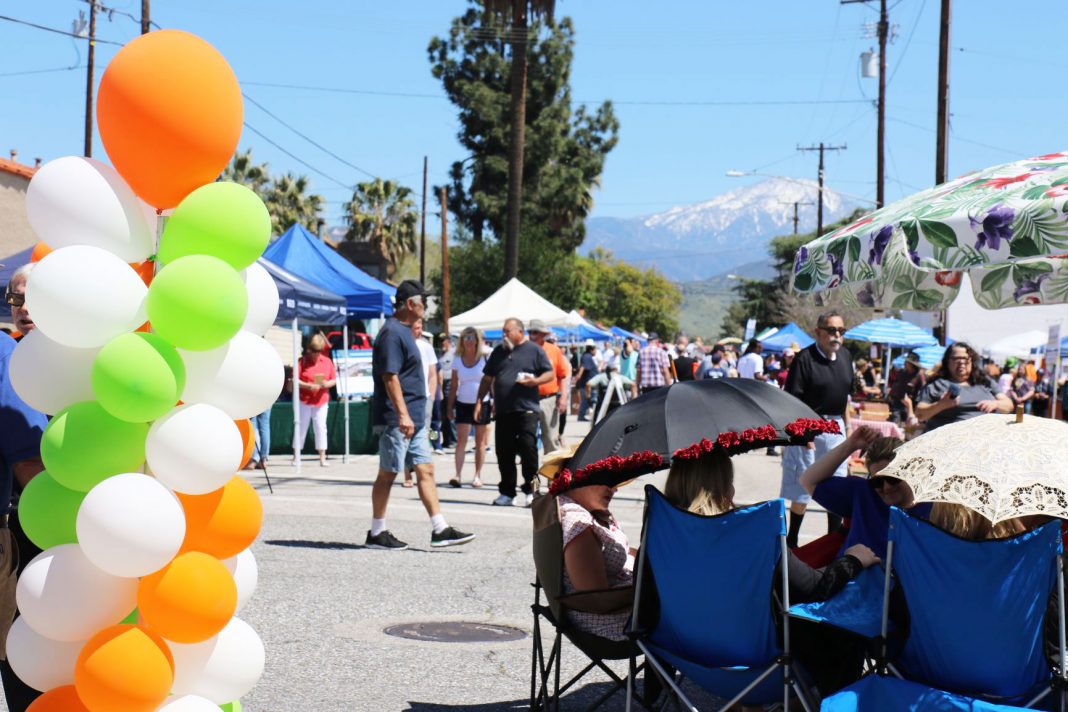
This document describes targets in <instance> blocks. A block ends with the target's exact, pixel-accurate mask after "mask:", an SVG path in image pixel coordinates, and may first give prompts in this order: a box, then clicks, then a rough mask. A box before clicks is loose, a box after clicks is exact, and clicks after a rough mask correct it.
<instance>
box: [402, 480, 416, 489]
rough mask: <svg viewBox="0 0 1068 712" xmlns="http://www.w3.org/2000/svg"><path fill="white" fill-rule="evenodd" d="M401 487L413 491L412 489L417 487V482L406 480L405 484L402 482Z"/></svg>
mask: <svg viewBox="0 0 1068 712" xmlns="http://www.w3.org/2000/svg"><path fill="white" fill-rule="evenodd" d="M401 487H407V488H409V489H411V488H412V487H415V481H414V480H405V481H404V482H401Z"/></svg>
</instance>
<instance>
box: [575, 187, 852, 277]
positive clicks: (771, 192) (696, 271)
mask: <svg viewBox="0 0 1068 712" xmlns="http://www.w3.org/2000/svg"><path fill="white" fill-rule="evenodd" d="M817 191H818V187H817V184H816V182H815V181H811V180H795V179H786V178H770V179H767V180H764V181H761V182H759V183H754V184H752V185H747V186H743V187H740V188H736V189H735V190H731V191H729V192H726V193H723V194H721V195H717V196H715V197H713V198H711V199H709V200H706V201H704V202H701V203H695V204H692V205H679V206H676V207H673V208H670V209H668V210H665V211H663V212H660V213H654V214H652V215H643V216H639V217H632V218H615V217H594V218H590V219H589V220H588V221H587V223H586V240H585V242H583V244H582V251H583V252H584V253H587V254H588V253H589V252H590V251H591V250H593V249H594V248H596V247H603V248H606V249H608V250H611V251H612V253H613V254H614V255H615V256H616V257H617V258H619V259H621V260H623V261H625V262H629V263H632V264H636V265H639V266H642V267H648V266H655V267H657V268H658V269H659V270H660V271H661V272H663V273H664V274H665V275H666V276H667V277H668V278H669V279H671V280H673V281H676V282H689V281H693V280H703V279H708V278H710V277H715V276H717V275H723V274H725V273H729V272H731V271H732V270H733V269H735V268H736V267H739V266H740V265H745V264H748V263H752V262H753V261H754V258H756V259H761V258H764V257H765V256H766V255H767V244H768V241H769V240H771V238H773V237H776V236H778V235H784V234H788V233H791V232H793V231H794V225H793V219H794V203H795V202H796V203H798V206H797V211H798V228H797V229H798V231H799V232H809V231H812V230H814V229H815V227H816V195H817ZM855 207H857V206H856V204H855V203H853V202H852V201H850V200H848V199H846V198H844V197H843V196H842V195H840V194H838V193H835V192H834V191H832V190H828V189H826V188H825V189H824V191H823V222H824V224H830V223H832V222H834V221H836V220H839V219H841V218H843V217H845V216H847V215H849V214H850V213H851V212H852V211H853V210H854V208H855Z"/></svg>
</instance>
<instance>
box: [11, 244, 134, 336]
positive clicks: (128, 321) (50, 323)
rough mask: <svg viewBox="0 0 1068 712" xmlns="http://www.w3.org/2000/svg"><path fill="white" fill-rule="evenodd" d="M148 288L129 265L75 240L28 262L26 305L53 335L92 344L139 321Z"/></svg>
mask: <svg viewBox="0 0 1068 712" xmlns="http://www.w3.org/2000/svg"><path fill="white" fill-rule="evenodd" d="M147 294H148V288H147V287H146V286H145V283H144V282H142V281H141V278H140V277H138V276H137V273H136V272H134V270H133V268H132V267H130V265H128V264H126V263H125V262H123V261H122V260H121V259H119V258H118V257H116V256H115V255H113V254H111V253H110V252H108V251H106V250H102V249H100V248H99V247H88V246H85V245H76V246H74V247H64V248H63V249H61V250H56V251H55V252H51V253H49V254H47V255H45V257H44V259H42V260H41V261H40V262H38V263H37V266H36V267H34V268H33V271H32V272H30V275H29V278H28V279H27V281H26V308H27V309H28V310H29V313H30V317H31V318H32V319H33V321H34V323H35V324H36V325H37V328H38V329H40V330H41V331H43V332H44V333H45V335H46V336H47V337H48V338H50V339H52V340H53V341H57V342H59V343H61V344H64V345H65V346H73V347H76V348H93V347H100V346H103V345H104V344H106V343H107V342H108V341H111V340H112V339H113V338H115V337H116V336H118V335H119V334H123V333H125V332H127V331H133V330H134V329H136V328H137V327H138V326H140V325H141V324H143V323H144V322H145V320H146V319H147V317H146V311H145V296H146V295H147Z"/></svg>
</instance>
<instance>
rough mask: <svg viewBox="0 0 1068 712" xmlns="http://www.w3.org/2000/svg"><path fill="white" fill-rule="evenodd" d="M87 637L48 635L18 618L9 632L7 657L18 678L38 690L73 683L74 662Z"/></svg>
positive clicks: (42, 690)
mask: <svg viewBox="0 0 1068 712" xmlns="http://www.w3.org/2000/svg"><path fill="white" fill-rule="evenodd" d="M84 645H85V641H84V640H75V641H70V642H68V641H61V640H52V639H51V638H46V637H44V636H43V635H41V634H40V633H38V632H37V631H35V630H34V629H33V628H31V627H30V626H29V625H27V624H26V619H25V618H16V619H15V622H14V623H12V624H11V630H10V631H8V634H7V660H8V662H9V663H10V664H11V669H12V670H14V671H15V674H16V675H18V676H19V679H20V680H22V681H23V682H25V683H26V684H27V685H29V686H30V687H32V688H33V689H35V690H40V691H41V692H44V691H45V690H51V689H52V688H53V687H60V686H62V685H73V684H74V663H75V661H76V660H77V659H78V653H80V652H81V651H82V646H84Z"/></svg>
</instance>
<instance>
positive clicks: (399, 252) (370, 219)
mask: <svg viewBox="0 0 1068 712" xmlns="http://www.w3.org/2000/svg"><path fill="white" fill-rule="evenodd" d="M345 210H346V213H347V214H346V216H345V222H347V223H348V225H349V229H348V231H346V233H345V239H346V240H354V241H356V240H358V241H365V242H369V243H371V244H372V245H373V246H374V248H375V249H376V250H377V251H378V253H379V254H380V255H382V257H383V258H384V259H385V261H386V262H387V268H386V269H387V275H388V276H389V277H390V278H392V277H393V275H394V274H395V273H396V271H397V265H399V264H400V262H401V260H402V259H403V258H404V257H405V256H406V255H409V254H411V253H413V252H415V235H416V232H415V226H416V223H417V221H418V219H419V213H418V211H416V209H415V201H414V200H412V190H411V188H407V187H405V186H402V185H400V184H398V183H397V182H396V181H392V180H382V179H381V178H375V179H374V180H373V181H368V182H366V183H357V184H356V191H355V192H354V193H353V194H352V201H351V202H349V204H348V205H346V206H345Z"/></svg>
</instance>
